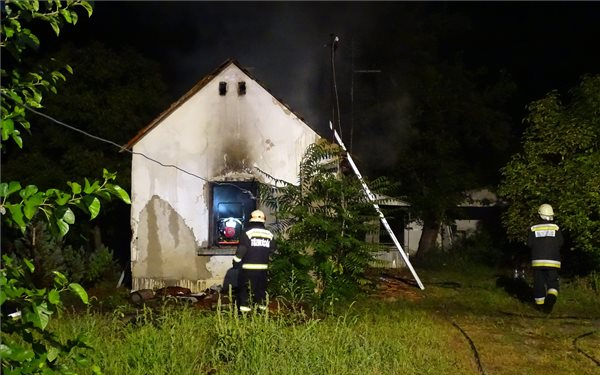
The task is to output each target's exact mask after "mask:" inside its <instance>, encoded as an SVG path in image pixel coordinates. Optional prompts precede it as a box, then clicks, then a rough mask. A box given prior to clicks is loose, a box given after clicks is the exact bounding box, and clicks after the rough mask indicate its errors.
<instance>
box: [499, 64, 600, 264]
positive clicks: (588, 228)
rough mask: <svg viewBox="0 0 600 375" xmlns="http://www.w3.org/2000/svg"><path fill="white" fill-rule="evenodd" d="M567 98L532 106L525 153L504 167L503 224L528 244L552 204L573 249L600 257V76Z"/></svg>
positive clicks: (512, 235)
mask: <svg viewBox="0 0 600 375" xmlns="http://www.w3.org/2000/svg"><path fill="white" fill-rule="evenodd" d="M569 94H570V95H569V96H567V97H566V98H565V97H561V96H560V95H559V93H558V92H556V91H552V92H550V93H548V94H547V95H546V97H545V98H543V99H540V100H537V101H534V102H532V103H531V104H530V105H529V106H528V110H529V114H528V115H527V117H526V118H525V121H526V123H527V125H528V126H527V128H526V130H525V133H524V136H523V150H522V151H521V152H519V153H517V154H515V155H513V157H512V159H511V160H510V162H509V163H508V164H507V165H506V166H505V167H504V168H503V169H502V175H503V180H502V183H501V185H500V188H499V193H500V195H501V197H503V198H504V199H506V200H507V201H508V203H509V206H508V208H507V210H506V212H505V214H504V216H503V221H504V224H505V226H506V229H507V233H508V236H509V238H510V239H512V240H514V241H524V240H525V238H526V236H527V231H528V228H529V226H530V225H531V223H532V221H534V220H535V217H536V214H537V208H538V207H539V205H541V204H542V203H550V204H551V205H552V206H553V207H554V208H555V211H556V219H557V221H558V222H559V225H560V226H561V227H562V228H563V229H565V230H566V231H567V233H568V234H569V237H570V238H571V240H572V242H573V247H574V248H575V249H578V250H581V251H584V252H587V253H590V254H594V255H595V256H596V257H597V259H600V190H599V189H598V187H599V186H600V169H599V166H600V75H588V76H584V77H583V78H582V80H581V82H580V84H579V85H578V86H576V87H574V88H573V89H571V91H570V93H569Z"/></svg>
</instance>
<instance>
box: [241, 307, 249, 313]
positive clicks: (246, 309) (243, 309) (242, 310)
mask: <svg viewBox="0 0 600 375" xmlns="http://www.w3.org/2000/svg"><path fill="white" fill-rule="evenodd" d="M240 311H241V312H249V311H252V309H251V308H249V307H248V306H240Z"/></svg>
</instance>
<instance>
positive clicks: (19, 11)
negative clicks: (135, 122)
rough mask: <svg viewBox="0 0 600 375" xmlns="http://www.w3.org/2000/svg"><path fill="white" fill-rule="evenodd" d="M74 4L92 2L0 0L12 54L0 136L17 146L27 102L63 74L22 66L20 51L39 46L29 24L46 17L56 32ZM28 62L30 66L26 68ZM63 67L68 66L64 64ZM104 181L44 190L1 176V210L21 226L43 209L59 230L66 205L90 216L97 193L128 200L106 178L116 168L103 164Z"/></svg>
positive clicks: (34, 103)
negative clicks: (3, 180)
mask: <svg viewBox="0 0 600 375" xmlns="http://www.w3.org/2000/svg"><path fill="white" fill-rule="evenodd" d="M77 7H82V8H84V9H85V10H86V11H87V13H88V15H91V13H92V7H91V5H90V4H89V3H88V2H86V1H67V2H60V1H51V2H43V3H40V2H38V1H33V0H32V1H16V2H15V1H6V2H4V3H3V4H2V41H1V44H0V45H1V47H2V49H5V50H7V51H8V52H10V55H11V56H12V58H13V59H14V62H13V63H12V64H8V66H9V67H10V69H5V68H4V65H3V68H2V70H1V75H2V78H3V80H4V82H3V85H2V87H1V89H0V94H1V95H0V99H1V103H0V104H1V114H2V119H1V125H2V129H1V134H2V141H7V140H9V139H12V140H13V141H14V143H15V144H16V145H17V146H18V147H20V148H22V147H23V138H22V136H21V130H26V131H29V129H30V126H31V124H30V122H29V119H28V118H27V116H26V111H28V108H38V109H39V108H41V107H42V95H43V93H46V92H56V83H57V82H58V81H59V80H64V79H65V77H64V75H63V74H62V73H61V72H59V71H56V70H54V71H52V70H51V71H49V72H47V69H46V68H44V67H35V68H32V67H28V66H26V65H25V66H22V65H21V64H20V63H21V62H22V60H23V59H22V57H23V53H24V52H25V51H26V50H27V49H28V48H29V47H38V46H39V44H40V41H39V39H38V38H37V36H36V35H35V34H34V33H33V32H32V31H31V29H30V28H29V27H28V24H29V23H31V22H32V21H35V20H40V21H42V22H43V23H48V24H50V26H52V29H53V30H54V32H55V33H56V34H57V35H58V34H59V32H60V29H61V27H62V25H63V24H64V23H68V24H75V23H77V20H78V15H77V12H76V8H77ZM27 68H30V70H29V71H27V70H26V69H27ZM65 69H66V70H67V71H70V72H71V71H72V69H71V68H70V67H69V66H68V65H67V66H66V68H65ZM103 178H104V181H102V182H100V181H93V180H92V181H90V180H88V179H87V178H85V180H84V183H82V184H80V183H78V182H68V185H69V187H70V189H69V191H67V192H65V191H62V190H59V189H56V188H49V189H46V190H45V191H40V189H39V188H38V187H37V186H35V185H32V184H27V185H26V186H24V187H23V186H22V185H21V183H20V182H18V181H10V182H2V183H1V184H0V199H1V201H0V213H1V214H2V215H3V218H4V219H5V221H7V222H8V224H9V225H15V226H16V227H17V228H19V229H20V230H21V232H23V233H24V232H25V229H26V226H27V223H29V222H30V221H31V220H32V219H33V218H34V216H35V215H36V214H37V213H38V212H40V211H41V212H42V213H43V214H44V217H45V218H46V219H47V220H48V221H49V223H50V229H51V230H53V231H54V232H55V233H56V234H58V235H60V236H64V235H65V234H66V233H67V232H68V230H69V226H70V225H71V224H73V223H74V222H75V215H74V212H73V211H72V209H71V208H73V207H78V208H79V209H81V210H82V211H83V212H84V213H86V214H88V215H89V216H90V219H93V218H95V217H96V216H97V215H98V213H99V211H100V201H101V199H104V200H108V199H110V198H111V197H116V198H118V199H121V200H123V201H125V202H128V203H129V195H128V194H127V192H126V191H125V190H124V189H122V188H121V187H120V186H118V185H115V184H113V183H112V182H111V181H112V180H114V179H115V178H116V174H114V173H109V172H108V171H106V170H104V174H103Z"/></svg>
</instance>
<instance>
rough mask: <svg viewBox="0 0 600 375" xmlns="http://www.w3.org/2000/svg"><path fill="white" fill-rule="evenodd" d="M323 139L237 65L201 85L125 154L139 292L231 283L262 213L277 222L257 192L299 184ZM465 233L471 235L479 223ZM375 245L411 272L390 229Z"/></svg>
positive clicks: (407, 244)
mask: <svg viewBox="0 0 600 375" xmlns="http://www.w3.org/2000/svg"><path fill="white" fill-rule="evenodd" d="M319 138H320V136H319V135H318V134H317V133H316V132H315V131H314V130H313V129H311V128H310V127H309V126H308V125H307V124H306V123H305V122H304V121H303V120H302V119H301V118H300V117H299V116H298V115H296V114H295V113H294V112H293V111H292V110H291V109H290V108H289V107H288V106H287V105H285V104H284V103H283V102H282V101H280V100H278V99H277V98H275V97H274V96H273V95H272V94H271V93H270V92H269V91H267V89H265V87H263V86H262V85H261V84H260V83H259V82H258V81H257V80H256V79H254V78H253V77H252V76H251V75H250V73H249V72H248V71H247V70H245V69H244V68H243V67H242V66H241V65H240V64H239V63H238V62H237V61H235V60H231V59H230V60H228V61H226V62H225V63H223V64H222V65H221V66H220V67H218V68H217V69H216V70H215V71H214V72H212V73H211V74H209V75H207V76H206V77H204V78H203V79H202V80H200V81H199V82H198V83H197V84H196V85H195V86H194V87H192V89H191V90H189V91H188V92H187V93H186V94H185V95H183V96H182V97H181V98H180V99H179V100H177V101H176V102H175V103H173V104H172V105H171V106H170V107H169V108H168V109H167V110H165V111H164V112H163V113H161V114H160V115H159V116H158V117H157V118H156V119H154V120H153V121H152V122H151V123H150V124H148V125H147V126H146V127H144V128H143V129H142V130H140V131H139V132H138V134H137V135H136V136H135V137H133V138H132V139H131V140H130V141H129V142H128V144H127V145H125V146H124V147H126V148H127V149H129V150H131V151H132V166H131V169H132V174H131V229H132V240H131V273H132V289H133V290H139V289H159V288H162V287H166V286H180V287H184V288H188V289H190V290H191V291H192V292H200V291H203V290H205V289H207V288H209V287H210V286H212V285H218V284H222V282H223V278H224V276H225V273H226V272H227V270H228V269H229V268H230V267H231V264H232V263H231V262H232V259H233V255H234V254H235V251H236V248H237V244H238V240H239V236H240V234H241V230H242V226H243V224H244V223H245V222H247V219H248V218H249V216H250V213H251V212H252V211H253V210H255V209H261V210H263V211H264V212H265V213H266V214H267V223H266V224H267V226H268V225H269V224H271V223H273V222H274V220H275V217H274V215H273V214H272V213H271V212H270V211H269V209H268V208H267V207H264V206H262V205H261V204H260V201H258V200H257V195H258V183H259V182H268V181H265V174H267V175H269V176H273V177H274V178H277V179H279V180H284V181H288V182H294V183H295V182H296V181H297V176H298V174H299V165H300V162H301V160H302V157H303V156H304V153H305V151H306V148H307V147H308V146H309V145H310V144H312V143H314V142H316V141H317V140H318V139H319ZM392 205H394V206H398V207H397V208H400V210H399V211H398V210H396V213H395V214H394V215H391V216H390V217H389V218H388V219H389V220H388V221H389V224H390V226H391V228H392V230H393V231H394V233H395V235H396V237H397V239H398V240H399V242H400V244H402V246H403V248H404V249H405V250H406V251H407V252H408V253H409V254H413V253H414V252H415V251H416V249H417V246H418V241H419V238H420V235H421V227H420V225H419V224H418V223H416V222H414V221H412V220H411V219H410V216H409V215H408V214H407V207H408V204H407V203H406V202H401V201H397V202H396V201H395V203H393V204H392ZM469 205H470V204H469ZM467 216H470V215H467ZM465 218H466V219H470V218H469V217H465ZM457 225H459V227H457V228H456V229H457V230H458V231H459V232H461V231H462V232H465V233H466V232H467V231H470V230H473V229H474V228H475V227H476V225H477V220H475V221H473V220H466V221H462V222H460V223H457ZM447 238H448V237H447V236H446V239H447ZM367 240H370V241H374V242H379V243H381V244H382V245H388V246H387V247H388V248H389V249H390V250H389V251H384V252H382V253H381V254H380V255H379V258H380V259H381V260H383V261H384V262H385V263H386V264H387V265H388V266H391V267H399V266H402V265H403V264H404V262H403V261H402V260H401V258H400V257H399V253H398V252H397V250H396V248H395V247H394V246H393V244H392V243H391V240H390V238H389V236H388V235H387V232H386V231H385V230H384V229H383V228H381V231H380V233H379V234H375V235H374V237H373V238H371V239H369V238H367ZM444 240H445V238H444V236H443V235H442V234H440V238H439V239H438V241H440V242H442V243H443V241H444Z"/></svg>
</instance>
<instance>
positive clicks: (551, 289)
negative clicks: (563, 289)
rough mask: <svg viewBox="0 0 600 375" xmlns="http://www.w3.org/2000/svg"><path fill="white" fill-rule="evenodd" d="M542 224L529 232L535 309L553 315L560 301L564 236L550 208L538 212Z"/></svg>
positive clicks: (540, 209)
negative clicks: (559, 277)
mask: <svg viewBox="0 0 600 375" xmlns="http://www.w3.org/2000/svg"><path fill="white" fill-rule="evenodd" d="M538 214H539V215H540V218H541V221H540V222H539V223H538V224H536V225H533V226H532V227H531V228H530V231H529V237H528V238H527V245H528V246H529V248H530V249H531V267H532V269H533V298H534V301H535V304H536V307H537V308H539V309H540V310H543V311H544V312H546V313H550V312H551V311H552V308H553V307H554V304H555V303H556V299H557V297H558V289H559V288H558V287H559V285H558V284H559V281H558V271H559V270H560V249H561V247H562V245H563V242H564V239H563V234H562V232H561V230H560V228H559V227H558V225H556V224H555V223H554V222H553V220H554V211H553V210H552V206H550V205H549V204H542V205H541V206H540V207H539V209H538Z"/></svg>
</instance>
